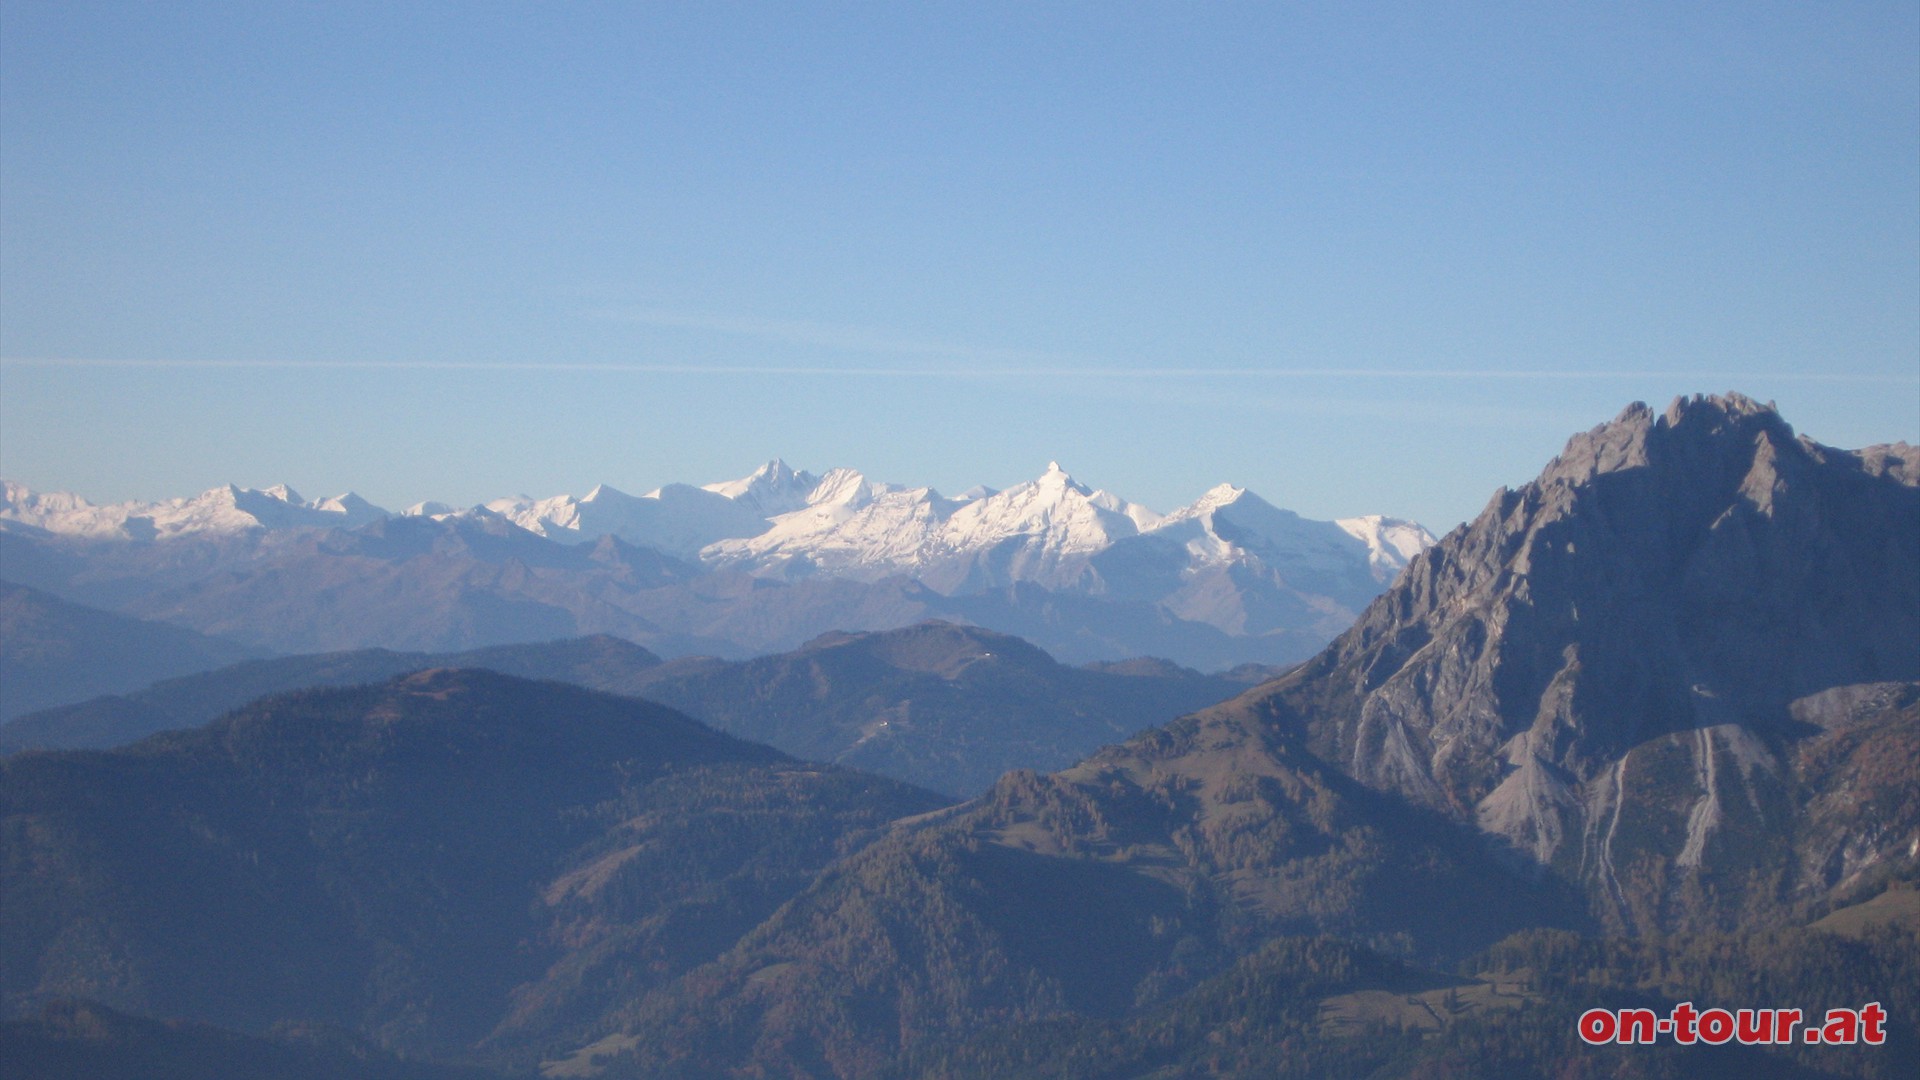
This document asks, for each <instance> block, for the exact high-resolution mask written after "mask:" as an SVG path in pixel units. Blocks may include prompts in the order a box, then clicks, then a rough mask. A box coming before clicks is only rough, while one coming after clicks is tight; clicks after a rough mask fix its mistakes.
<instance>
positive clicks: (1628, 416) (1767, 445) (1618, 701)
mask: <svg viewBox="0 0 1920 1080" xmlns="http://www.w3.org/2000/svg"><path fill="white" fill-rule="evenodd" d="M1917 466H1920V450H1916V449H1915V448H1913V447H1907V446H1904V445H1895V446H1889V447H1876V448H1872V449H1869V450H1866V451H1860V452H1846V451H1839V450H1834V449H1832V448H1829V447H1825V446H1821V445H1819V444H1817V443H1814V442H1812V441H1810V440H1806V439H1797V438H1795V437H1794V434H1793V432H1792V429H1791V428H1790V427H1788V425H1787V424H1786V422H1785V421H1784V420H1782V419H1781V418H1780V416H1779V415H1778V413H1777V412H1775V411H1774V409H1773V408H1771V407H1770V406H1764V405H1761V404H1759V403H1756V402H1754V401H1752V400H1750V399H1747V398H1744V397H1741V396H1739V395H1730V396H1728V397H1724V398H1716V397H1705V398H1701V397H1696V398H1693V399H1681V400H1677V401H1675V402H1674V403H1673V405H1672V406H1671V407H1670V408H1668V409H1667V410H1666V411H1665V412H1664V413H1658V414H1656V413H1655V412H1653V411H1652V410H1651V409H1648V408H1647V407H1646V406H1644V405H1638V404H1636V405H1634V406H1632V407H1630V408H1628V409H1627V410H1626V411H1624V412H1623V413H1621V415H1620V416H1619V417H1618V418H1617V419H1616V420H1614V421H1613V422H1612V423H1609V424H1605V425H1602V426H1600V427H1598V428H1595V429H1594V430H1592V431H1590V432H1587V433H1585V434H1582V435H1579V436H1576V437H1575V438H1574V439H1573V440H1571V441H1570V442H1569V443H1568V445H1567V448H1566V450H1565V451H1564V452H1563V453H1562V454H1561V455H1560V456H1559V457H1558V458H1556V459H1555V460H1554V461H1553V462H1552V463H1551V464H1550V465H1549V466H1548V467H1547V468H1546V470H1545V471H1544V472H1543V473H1542V474H1541V476H1540V477H1539V478H1538V479H1537V480H1535V481H1533V482H1532V483H1529V484H1527V485H1525V486H1524V487H1522V488H1520V489H1519V490H1516V491H1504V490H1503V491H1501V492H1500V493H1499V494H1497V495H1496V496H1495V497H1494V499H1493V500H1492V501H1491V502H1490V503H1489V505H1488V506H1487V508H1486V510H1485V511H1484V512H1483V513H1482V514H1481V515H1480V516H1479V517H1478V518H1477V519H1475V520H1474V521H1473V522H1471V523H1470V524H1468V525H1465V526H1463V527H1461V528H1460V529H1458V530H1456V531H1455V532H1454V533H1453V534H1451V535H1449V536H1448V537H1446V538H1445V539H1444V540H1443V541H1442V542H1441V543H1440V544H1439V545H1438V546H1437V547H1435V548H1433V549H1432V550H1430V551H1428V552H1427V553H1425V554H1423V555H1421V556H1419V557H1418V558H1416V559H1415V560H1414V562H1413V563H1412V564H1411V566H1410V567H1409V569H1408V571H1407V573H1406V574H1405V575H1403V576H1402V578H1401V579H1400V581H1399V582H1398V583H1397V584H1396V585H1395V586H1394V587H1393V588H1391V589H1390V590H1389V591H1388V592H1387V593H1386V594H1384V595H1383V596H1381V597H1380V599H1378V600H1377V601H1375V602H1374V604H1373V605H1372V606H1371V607H1370V608H1369V609H1368V610H1367V612H1366V613H1365V615H1363V616H1362V618H1361V619H1360V621H1359V622H1358V623H1357V624H1356V625H1355V626H1354V627H1353V628H1352V629H1350V630H1349V631H1347V632H1346V633H1345V634H1343V635H1341V637H1340V638H1338V639H1337V640H1336V641H1335V642H1334V644H1333V645H1332V646H1330V647H1329V648H1328V649H1327V650H1326V651H1325V652H1324V653H1322V654H1321V655H1320V656H1319V657H1317V658H1315V659H1314V660H1313V661H1311V662H1309V663H1308V664H1305V665H1303V666H1302V667H1301V668H1299V669H1297V670H1296V671H1294V672H1293V673H1292V674H1290V675H1288V676H1287V677H1285V678H1284V679H1282V680H1280V681H1278V682H1277V683H1275V684H1273V685H1272V686H1270V687H1268V688H1266V689H1265V690H1263V691H1261V693H1260V695H1259V696H1260V699H1261V700H1260V703H1259V704H1260V707H1261V708H1263V709H1264V710H1266V712H1267V715H1268V716H1269V717H1270V720H1271V722H1273V723H1276V724H1283V725H1297V726H1299V727H1300V728H1301V729H1303V730H1305V731H1306V732H1308V733H1309V745H1310V746H1311V747H1312V748H1313V749H1314V751H1315V752H1316V753H1318V754H1320V755H1321V756H1323V757H1324V758H1326V759H1327V760H1329V761H1332V762H1337V763H1339V764H1340V765H1341V767H1343V768H1344V769H1346V770H1347V771H1348V772H1349V773H1350V774H1351V775H1353V776H1355V777H1356V778H1358V779H1360V780H1361V781H1363V782H1365V783H1367V784H1369V785H1372V786H1374V787H1377V788H1380V789H1382V790H1388V791H1393V792H1396V793H1398V794H1400V795H1402V796H1404V797H1406V798H1408V799H1409V800H1412V801H1414V802H1416V803H1418V804H1421V805H1424V806H1428V807H1431V808H1433V809H1436V810H1438V811H1441V812H1442V813H1445V814H1447V815H1449V816H1451V817H1453V818H1455V819H1456V820H1460V821H1463V822H1472V823H1474V824H1476V825H1477V826H1478V827H1479V828H1480V829H1482V830H1484V831H1485V832H1487V833H1489V834H1491V835H1493V836H1495V837H1498V838H1500V839H1501V840H1502V841H1504V842H1506V843H1508V844H1510V845H1511V846H1512V847H1513V848H1514V849H1515V850H1516V851H1518V852H1520V853H1523V854H1524V855H1525V856H1527V857H1529V858H1531V859H1533V860H1536V861H1537V862H1539V863H1541V864H1544V865H1547V866H1550V867H1552V868H1554V869H1555V870H1556V871H1558V872H1560V873H1561V874H1563V875H1565V876H1567V877H1568V878H1570V879H1574V880H1577V881H1579V882H1581V883H1582V884H1583V885H1585V887H1587V888H1588V890H1589V891H1590V893H1591V894H1592V895H1593V897H1594V902H1595V906H1596V909H1597V910H1599V911H1600V912H1602V913H1603V914H1604V915H1605V916H1606V917H1608V918H1610V919H1612V920H1615V922H1616V924H1617V925H1621V926H1625V927H1628V928H1641V929H1651V928H1654V927H1657V926H1662V925H1674V924H1685V923H1687V922H1688V921H1689V920H1693V919H1696V918H1722V919H1724V918H1727V917H1730V916H1731V914H1732V913H1734V912H1736V911H1737V910H1739V908H1740V907H1741V905H1742V904H1745V903H1753V904H1761V905H1765V904H1777V903H1785V902H1788V901H1789V900H1791V899H1792V898H1793V896H1794V895H1795V892H1794V889H1793V888H1791V887H1790V886H1789V884H1788V882H1790V881H1791V882H1797V883H1798V884H1799V886H1801V887H1803V888H1812V887H1815V886H1818V887H1820V888H1829V887H1835V886H1841V885H1844V884H1847V883H1848V879H1849V878H1850V877H1851V875H1850V874H1848V873H1844V872H1843V873H1840V874H1839V876H1838V878H1837V879H1835V880H1827V879H1826V877H1823V876H1822V875H1820V874H1814V873H1813V871H1812V870H1811V868H1810V867H1808V866H1805V865H1802V866H1799V867H1792V868H1790V867H1788V866H1784V865H1782V864H1781V860H1780V857H1779V848H1778V844H1777V841H1778V839H1779V837H1780V836H1781V835H1782V833H1783V832H1784V831H1791V830H1792V829H1793V828H1794V827H1795V826H1796V823H1799V822H1803V821H1804V815H1803V811H1804V810H1805V808H1806V807H1807V805H1808V799H1809V798H1810V797H1811V796H1809V795H1808V793H1807V791H1806V790H1805V782H1806V778H1805V777H1803V776H1801V775H1800V774H1799V773H1798V772H1797V771H1796V768H1795V767H1794V765H1793V761H1794V760H1795V755H1796V754H1797V753H1804V751H1802V750H1796V749H1795V747H1796V746H1799V745H1800V744H1801V743H1802V742H1803V740H1806V739H1808V738H1813V739H1816V740H1817V739H1818V738H1820V737H1821V735H1820V732H1821V730H1822V729H1820V728H1819V727H1818V726H1817V725H1812V724H1809V723H1807V722H1805V721H1804V720H1801V719H1796V710H1798V711H1799V712H1801V713H1802V714H1803V715H1804V714H1805V713H1806V711H1807V710H1808V709H1811V708H1815V706H1814V705H1812V704H1809V702H1810V701H1816V700H1818V699H1816V698H1815V697H1814V696H1815V695H1822V694H1831V693H1833V692H1834V691H1835V690H1836V688H1844V687H1849V686H1857V685H1860V684H1870V683H1885V682H1909V681H1912V680H1916V679H1920V489H1916V488H1915V486H1914V478H1915V476H1916V472H1920V469H1917V468H1916V467H1917ZM1889 700H1891V699H1889ZM1890 715H1891V716H1894V717H1897V716H1899V715H1901V714H1900V712H1899V710H1898V709H1894V710H1893V712H1892V713H1891V714H1890ZM1887 722H1888V723H1896V720H1891V719H1890V720H1888V721H1887ZM1815 756H1819V755H1818V754H1816V755H1815ZM1853 827H1854V828H1855V829H1856V830H1858V829H1865V828H1866V826H1865V824H1864V823H1863V822H1859V821H1856V822H1854V825H1853ZM1876 828H1881V827H1879V826H1876ZM1910 829H1911V824H1910V823H1908V822H1904V821H1891V822H1886V823H1884V828H1882V829H1881V831H1882V832H1883V833H1884V835H1882V836H1881V838H1880V840H1879V841H1878V842H1873V841H1869V840H1867V839H1865V835H1866V834H1865V833H1861V834H1859V835H1858V836H1856V837H1855V838H1854V839H1853V840H1851V841H1849V842H1850V843H1859V844H1866V845H1867V847H1868V848H1870V849H1871V850H1870V851H1863V852H1860V853H1858V854H1857V855H1856V856H1855V858H1854V859H1853V863H1854V864H1856V865H1855V867H1854V870H1855V872H1858V870H1859V869H1860V868H1861V867H1863V866H1865V865H1870V864H1884V863H1886V862H1888V861H1891V860H1898V859H1903V858H1904V859H1907V860H1911V858H1912V853H1911V851H1909V850H1908V849H1909V848H1911V847H1912V845H1913V844H1914V842H1915V841H1916V839H1920V834H1911V833H1910ZM1869 831H1871V830H1869ZM1809 874H1813V878H1812V879H1810V878H1809V877H1808V875H1809ZM1815 879H1818V880H1815ZM1710 896H1719V897H1721V900H1722V902H1721V903H1720V904H1719V905H1718V906H1717V907H1716V906H1715V905H1713V904H1711V903H1709V902H1708V900H1707V898H1708V897H1710ZM1708 910H1713V911H1715V912H1717V914H1716V915H1714V916H1708V915H1706V914H1704V913H1705V912H1706V911H1708Z"/></svg>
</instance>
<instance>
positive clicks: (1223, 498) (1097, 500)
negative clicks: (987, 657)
mask: <svg viewBox="0 0 1920 1080" xmlns="http://www.w3.org/2000/svg"><path fill="white" fill-rule="evenodd" d="M386 516H387V513H386V511H384V510H381V509H380V508H379V507H376V506H374V505H372V504H371V503H369V502H367V501H366V500H365V499H362V498H361V497H360V496H358V495H355V494H353V493H352V492H347V493H345V494H341V495H337V496H333V497H332V498H327V499H319V500H314V501H312V502H308V501H306V500H304V499H303V498H302V497H301V496H300V494H299V493H298V492H296V491H294V490H293V489H292V488H291V487H288V486H287V485H284V484H279V485H275V486H273V487H269V488H265V489H260V490H255V489H251V488H243V487H239V486H237V485H227V486H224V487H219V488H215V489H213V490H211V491H207V492H204V493H202V494H200V495H197V496H195V497H193V498H191V499H175V500H171V501H169V502H164V503H152V504H141V503H127V504H123V505H119V506H95V505H93V504H91V503H89V502H87V501H86V500H85V499H82V498H80V497H79V496H76V495H67V494H59V493H52V494H37V493H35V492H33V491H31V490H29V489H27V488H26V487H24V486H21V485H19V484H13V483H8V484H7V485H6V487H5V489H4V500H3V501H0V519H5V520H13V521H18V522H22V523H24V524H28V525H32V526H35V527H37V528H42V529H46V530H48V531H51V532H58V533H67V534H73V535H84V536H93V537H100V538H114V539H140V540H152V539H163V538H166V537H172V536H186V535H193V534H200V533H219V532H241V531H247V530H253V529H283V528H294V527H303V526H339V527H347V528H357V527H359V526H361V525H364V524H367V523H369V522H372V521H377V520H379V519H381V518H383V517H386ZM404 516H406V517H412V518H420V517H426V518H435V519H446V518H449V517H452V516H459V517H461V518H463V519H464V518H466V517H469V516H471V517H476V518H479V517H487V518H492V517H495V516H497V517H498V518H500V519H504V521H506V522H511V523H512V524H513V525H516V526H518V527H519V528H521V529H524V530H526V531H528V532H531V533H534V534H535V535H538V536H542V537H545V538H547V539H550V540H556V541H560V542H562V543H567V544H580V543H589V542H594V541H598V540H600V539H601V538H603V537H608V536H612V537H617V538H618V539H620V540H621V541H623V542H625V543H628V544H632V545H635V546H638V547H646V548H652V549H655V550H658V551H661V552H665V553H667V554H670V555H673V556H676V557H679V558H684V559H688V560H693V561H698V562H701V563H705V564H707V565H710V566H716V567H718V566H729V567H739V568H742V569H745V570H748V571H750V572H752V573H754V574H757V575H762V576H768V577H776V578H789V579H790V578H796V577H804V576H811V575H816V574H825V575H830V576H844V577H852V578H857V579H860V580H867V581H872V580H878V579H880V578H884V577H888V576H893V575H905V576H908V577H913V578H916V579H919V580H920V581H921V582H923V583H924V584H926V585H928V586H930V587H932V588H934V589H936V590H938V591H940V592H945V593H964V592H974V591H979V590H982V589H992V588H1000V587H1003V586H1007V585H1011V584H1014V583H1016V582H1031V583H1035V584H1039V585H1043V586H1045V587H1047V588H1053V589H1062V588H1090V589H1099V588H1103V587H1111V588H1115V589H1120V590H1121V591H1125V590H1124V588H1122V587H1121V586H1120V585H1118V584H1116V583H1115V582H1114V581H1113V580H1112V575H1113V574H1114V573H1116V572H1118V571H1117V569H1116V567H1117V566H1118V565H1119V564H1118V563H1116V562H1115V561H1114V560H1112V559H1108V560H1106V564H1105V565H1104V566H1103V568H1102V569H1101V570H1100V572H1099V573H1093V572H1091V571H1090V569H1089V568H1090V564H1091V562H1092V560H1093V559H1094V558H1095V557H1096V556H1099V555H1101V553H1103V552H1106V551H1107V550H1108V549H1110V548H1113V547H1114V546H1115V545H1117V544H1122V543H1123V542H1128V541H1132V540H1135V539H1136V538H1146V537H1153V538H1155V541H1154V542H1155V543H1156V544H1159V545H1160V546H1161V548H1163V549H1166V551H1167V552H1168V554H1162V555H1156V556H1154V557H1153V558H1154V559H1155V560H1162V562H1163V561H1164V559H1165V558H1168V557H1177V558H1178V559H1179V560H1180V562H1179V565H1178V566H1177V567H1174V568H1172V569H1171V570H1169V569H1167V568H1165V567H1164V565H1162V569H1161V570H1160V571H1156V572H1157V573H1167V572H1173V573H1177V574H1185V575H1188V576H1192V575H1193V574H1197V573H1199V572H1200V571H1202V570H1203V569H1205V568H1208V567H1215V568H1220V567H1232V566H1257V567H1261V568H1263V569H1262V571H1261V572H1263V573H1264V572H1268V571H1271V573H1273V574H1282V573H1283V570H1284V573H1285V574H1292V575H1294V576H1295V577H1299V576H1300V575H1302V574H1307V575H1309V576H1315V577H1331V576H1336V575H1342V574H1347V573H1357V575H1358V578H1359V580H1361V581H1363V582H1364V581H1370V580H1377V581H1379V582H1385V581H1388V580H1390V579H1391V578H1392V577H1393V576H1394V575H1395V574H1397V573H1398V572H1399V570H1400V569H1401V568H1402V567H1403V566H1405V565H1406V563H1407V561H1408V560H1409V559H1410V558H1411V557H1412V556H1413V555H1414V554H1417V553H1418V552H1419V551H1420V550H1421V549H1423V548H1424V547H1426V546H1427V545H1429V544H1431V543H1432V542H1433V539H1432V537H1431V536H1430V535H1428V534H1427V532H1426V530H1424V529H1421V528H1420V527H1419V526H1418V525H1414V524H1413V523H1411V522H1404V521H1399V520H1397V519H1393V518H1384V517H1379V516H1374V517H1365V518H1353V519H1348V520H1345V521H1341V522H1337V523H1336V522H1315V521H1307V520H1305V519H1303V518H1301V517H1299V515H1297V514H1293V513H1291V512H1290V511H1286V510H1282V509H1279V508H1278V507H1275V506H1273V505H1272V504H1270V503H1268V502H1266V501H1265V500H1263V499H1261V498H1260V497H1259V496H1257V495H1255V494H1253V493H1252V492H1250V491H1248V490H1247V489H1245V488H1242V487H1238V486H1235V485H1232V484H1221V485H1219V486H1216V487H1214V488H1212V489H1210V490H1208V491H1207V492H1206V493H1205V494H1203V495H1202V496H1201V497H1200V498H1199V499H1197V500H1195V501H1194V502H1193V503H1191V504H1189V505H1187V506H1184V507H1181V508H1180V509H1178V510H1176V511H1174V512H1173V513H1171V514H1167V515H1164V516H1162V515H1160V514H1158V513H1156V512H1154V511H1153V510H1151V509H1149V508H1147V507H1145V506H1142V505H1140V504H1138V503H1134V502H1129V501H1128V500H1126V499H1124V498H1121V497H1120V496H1118V495H1115V494H1113V493H1111V492H1107V491H1104V490H1099V489H1095V488H1092V487H1089V486H1088V485H1086V484H1083V483H1081V482H1080V481H1078V480H1076V479H1074V477H1073V476H1072V475H1071V474H1069V473H1068V472H1067V470H1066V469H1065V468H1063V467H1062V466H1061V464H1060V462H1058V461H1049V462H1047V465H1046V468H1045V469H1044V470H1043V471H1042V472H1041V473H1040V474H1039V475H1038V476H1037V477H1035V478H1034V479H1032V480H1029V481H1026V482H1024V483H1020V484H1016V485H1014V486H1012V487H1010V488H1007V489H1006V490H1004V491H996V490H993V489H991V488H986V487H979V488H974V489H972V490H970V491H968V492H966V493H965V494H963V495H962V496H961V497H959V498H953V499H949V498H946V497H943V496H942V495H941V494H940V493H939V492H937V491H935V490H933V489H932V488H929V487H919V488H906V487H901V486H898V485H893V484H887V483H882V482H879V481H875V480H871V479H869V478H868V477H867V476H865V475H864V474H862V473H861V472H859V471H857V470H855V469H848V468H836V469H830V470H828V471H827V472H826V473H825V474H824V475H815V474H813V473H809V472H802V471H798V470H795V469H794V468H792V467H791V466H789V465H788V464H787V463H786V462H785V461H783V460H780V459H778V458H775V459H773V460H771V461H768V462H766V463H765V464H763V465H761V466H760V467H759V468H757V469H755V470H753V472H751V473H749V474H748V475H746V476H744V477H741V478H740V479H738V480H730V481H724V482H720V483H713V484H707V485H705V486H701V487H696V486H693V485H690V484H667V485H664V486H662V487H660V488H657V489H655V490H653V491H650V492H648V493H647V494H645V495H640V496H635V495H630V494H627V493H626V492H625V491H622V490H620V489H618V488H616V487H613V486H612V485H610V484H600V485H598V486H596V487H594V488H593V489H592V490H590V491H589V492H587V494H585V495H581V496H575V495H566V494H563V495H555V496H551V497H549V498H543V499H534V498H530V497H528V496H525V495H518V496H513V497H509V498H501V499H494V500H492V501H490V502H487V503H485V504H483V505H482V506H477V507H473V508H471V509H469V510H464V511H462V510H459V509H457V508H455V507H453V506H449V505H447V504H445V503H438V502H421V503H416V504H415V505H413V506H411V507H408V508H407V510H406V511H405V512H404ZM1167 542H1171V545H1172V546H1171V548H1167V546H1166V545H1167ZM1157 565H1161V564H1157ZM1275 568H1283V569H1275ZM1343 568H1344V569H1343Z"/></svg>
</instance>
